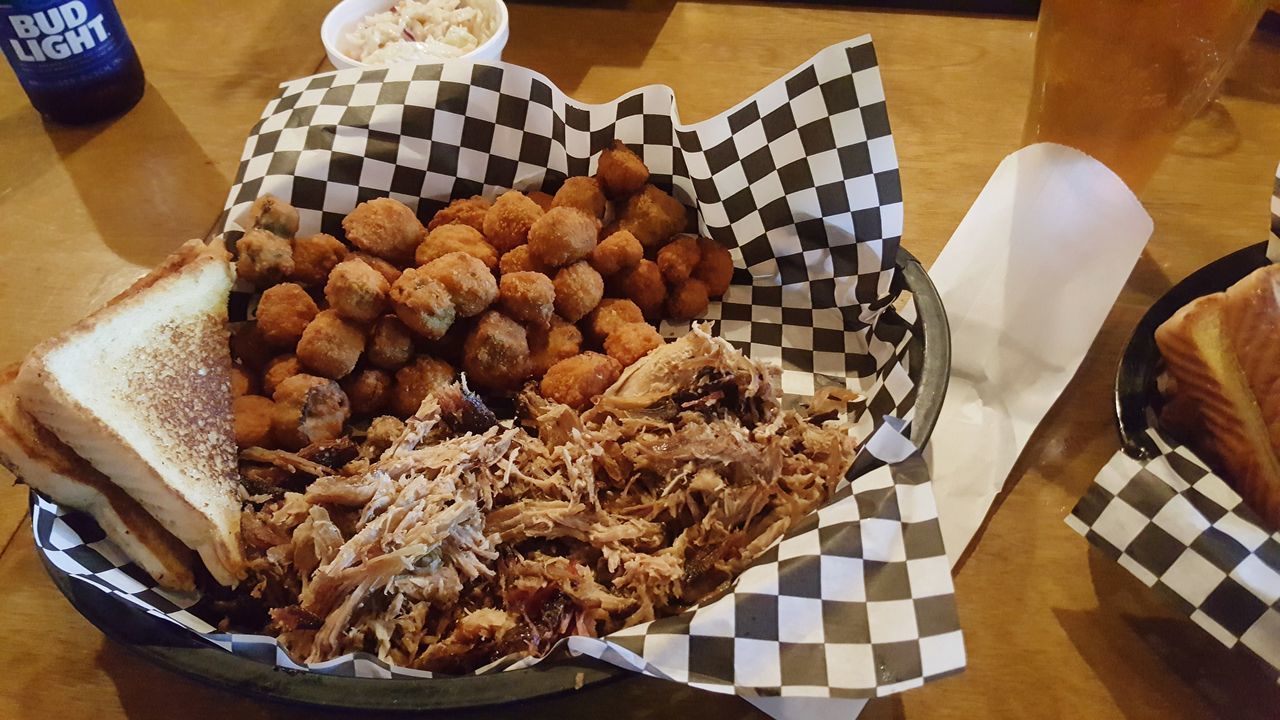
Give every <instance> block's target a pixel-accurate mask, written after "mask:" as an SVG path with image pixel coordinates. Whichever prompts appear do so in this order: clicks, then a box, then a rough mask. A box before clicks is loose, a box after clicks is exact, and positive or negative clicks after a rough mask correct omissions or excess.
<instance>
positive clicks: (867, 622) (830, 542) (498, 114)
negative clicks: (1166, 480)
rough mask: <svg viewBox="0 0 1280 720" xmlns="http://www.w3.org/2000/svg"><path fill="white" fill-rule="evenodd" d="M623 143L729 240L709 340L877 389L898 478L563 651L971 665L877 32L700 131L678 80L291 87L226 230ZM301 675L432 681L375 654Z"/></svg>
mask: <svg viewBox="0 0 1280 720" xmlns="http://www.w3.org/2000/svg"><path fill="white" fill-rule="evenodd" d="M614 138H618V139H621V140H622V141H624V142H626V143H627V144H628V145H630V146H631V147H633V148H635V149H636V150H637V151H639V152H640V153H641V154H642V156H643V158H644V160H645V162H646V164H647V165H648V166H649V168H650V169H651V171H652V173H653V174H652V181H653V182H654V183H655V184H657V185H659V186H660V187H663V188H667V189H671V190H672V191H673V192H674V193H675V195H676V196H677V197H678V198H679V199H680V200H681V201H683V202H685V203H686V204H687V205H691V206H693V207H695V208H696V209H697V211H698V215H699V222H700V227H699V230H700V231H701V232H703V233H705V234H707V235H709V236H710V237H713V238H715V239H716V240H717V241H719V242H721V243H723V244H724V245H726V246H727V247H730V248H731V251H732V253H733V255H734V259H735V264H736V265H737V267H738V268H739V270H738V272H737V274H736V275H735V278H734V285H733V286H732V287H731V288H730V291H729V293H728V294H727V295H726V296H725V297H724V299H723V300H721V301H720V302H718V303H713V304H712V306H711V308H710V309H709V311H708V313H707V315H706V317H707V318H708V319H711V320H714V321H715V325H714V331H715V332H716V333H717V334H719V335H720V336H722V337H724V338H726V339H727V340H729V341H730V342H732V343H733V344H735V345H736V346H737V347H739V348H741V349H743V350H744V351H746V352H747V354H749V355H750V356H751V357H753V358H756V359H762V360H772V361H775V362H778V363H779V364H781V365H782V366H783V381H782V382H783V390H784V391H785V392H786V393H787V394H788V395H791V396H793V397H794V396H809V395H812V394H813V393H814V390H815V388H818V387H821V386H824V385H828V384H837V385H842V386H848V387H852V388H856V389H860V390H862V391H863V392H864V394H865V395H866V396H867V397H868V405H867V410H866V412H864V413H863V415H862V417H863V419H864V420H865V422H864V423H862V427H861V429H862V430H863V436H864V437H867V436H869V435H870V436H871V439H870V440H869V441H868V442H867V444H866V445H865V446H864V449H863V452H864V453H867V454H870V455H872V456H874V457H876V458H879V459H881V460H883V461H885V462H888V463H891V465H890V467H882V468H880V469H879V470H875V471H873V472H871V473H869V474H865V475H862V476H861V477H858V478H853V479H852V485H848V484H846V485H844V486H843V487H842V488H841V489H840V490H839V491H838V492H837V495H836V497H834V498H833V499H832V500H831V502H830V503H829V504H828V505H826V506H824V507H823V508H821V509H820V510H819V511H817V512H815V513H813V514H811V515H810V516H808V517H807V518H804V519H802V520H800V521H799V522H798V523H797V525H796V526H795V527H793V528H792V529H791V531H790V532H789V533H788V534H787V535H786V537H784V538H783V539H782V540H781V541H780V542H779V543H777V544H776V545H774V546H773V547H772V548H771V549H770V550H768V551H767V552H766V553H765V555H764V556H763V557H761V558H760V559H759V560H758V562H756V563H755V564H754V565H753V566H752V567H751V568H749V569H748V570H746V571H745V572H744V573H743V574H742V575H741V576H740V577H739V578H738V580H737V581H736V583H735V585H734V588H733V591H732V592H730V593H729V594H728V595H726V596H724V597H722V598H720V599H718V600H716V601H715V602H710V603H708V604H707V605H704V606H702V607H699V608H697V609H695V610H692V611H689V612H687V613H684V614H682V615H679V616H675V617H671V618H666V619H664V620H659V621H656V622H653V623H648V624H646V625H641V626H637V627H634V628H629V629H627V630H625V631H622V632H621V633H617V634H615V635H613V636H610V637H609V638H606V639H603V640H598V639H591V638H574V639H573V640H571V641H569V642H568V643H567V648H568V650H569V651H571V652H576V653H584V654H590V655H593V656H595V657H599V658H601V659H604V660H607V661H609V662H612V663H614V664H617V665H620V666H622V667H626V668H629V669H633V670H636V671H640V672H645V673H648V674H651V675H654V676H656V677H664V678H669V679H673V680H677V681H680V682H686V683H689V684H691V685H696V686H698V687H704V688H708V689H713V690H716V691H719V692H734V693H738V694H743V695H751V694H770V695H798V696H809V697H849V696H866V695H877V694H879V695H883V694H888V693H892V692H897V691H900V690H903V689H906V688H909V687H913V686H915V685H919V684H921V683H923V682H924V681H925V680H928V679H932V678H934V677H939V676H942V675H946V674H949V673H952V672H956V671H958V670H959V669H960V668H962V667H963V665H964V649H963V643H962V641H961V636H960V630H959V623H958V620H957V618H956V614H955V604H954V596H953V593H952V585H951V576H950V569H949V564H948V562H947V559H946V554H945V552H944V549H943V546H942V539H941V533H940V531H939V528H938V520H937V511H936V507H935V506H934V501H933V495H932V488H931V484H930V482H929V479H928V475H927V472H926V470H925V468H924V465H923V462H922V461H920V459H919V455H918V452H916V450H915V448H913V447H911V445H910V443H909V441H907V440H906V439H905V437H904V436H903V435H902V434H901V431H902V427H901V426H900V425H898V424H897V421H895V420H893V419H892V417H893V416H897V417H900V418H907V419H909V418H910V417H911V415H912V412H913V409H914V404H915V398H916V391H915V387H914V384H913V383H912V381H911V379H910V375H909V373H908V369H907V360H906V353H907V348H908V347H909V345H910V344H911V343H912V342H913V341H914V342H919V340H918V339H915V340H913V338H912V335H911V333H910V327H909V325H908V323H906V322H905V321H904V320H903V319H902V317H901V316H899V315H898V314H897V313H896V311H895V310H894V308H893V302H894V300H895V293H894V292H893V290H892V287H893V286H892V279H893V272H894V263H895V256H896V253H897V246H898V241H899V236H900V233H901V228H902V198H901V192H900V188H899V183H898V171H897V161H896V156H895V153H894V147H893V139H892V137H891V135H890V134H889V127H888V121H887V114H886V111H885V105H884V97H883V89H882V88H881V85H880V78H879V73H878V70H877V68H876V63H875V54H874V51H873V50H872V47H871V44H870V39H869V38H861V39H859V40H854V41H850V42H848V43H843V44H841V45H837V46H833V47H831V48H828V49H826V50H824V51H822V52H821V53H819V54H818V55H817V56H815V57H814V58H813V59H812V60H810V61H809V62H807V63H805V64H804V65H802V66H801V67H799V68H797V69H796V70H794V71H792V72H791V73H789V74H788V75H787V76H785V77H784V78H782V79H780V80H778V81H777V82H775V83H773V84H771V85H769V86H768V87H766V88H764V89H763V90H761V91H760V92H759V93H757V94H756V95H755V96H753V97H752V98H750V99H749V100H747V101H746V102H744V103H742V104H741V105H739V106H738V107H736V108H734V109H732V110H730V111H728V112H726V113H724V114H723V115H720V116H718V117H715V118H712V119H710V120H707V121H704V122H701V123H698V124H695V125H687V126H686V125H681V124H680V123H679V121H678V118H677V115H676V111H675V100H674V97H673V95H672V93H671V91H670V89H668V88H664V87H648V88H643V89H641V90H637V91H635V92H633V93H631V94H628V95H626V96H624V97H622V98H620V99H618V100H616V101H614V102H612V103H607V104H603V105H582V104H579V103H575V102H574V101H572V100H570V99H569V98H567V97H566V96H565V95H564V94H563V93H561V92H560V91H559V90H558V89H556V88H555V87H554V86H552V85H551V84H550V82H548V81H547V80H546V79H545V78H543V77H542V76H540V75H537V74H536V73H533V72H531V71H529V70H526V69H523V68H517V67H513V66H509V65H501V64H470V63H451V64H446V65H442V66H419V67H402V68H392V69H387V70H374V71H363V72H362V71H341V72H337V73H330V74H327V75H321V76H316V77H313V78H303V79H301V80H297V81H293V82H290V83H286V84H285V85H284V86H282V91H281V94H280V95H279V97H277V98H276V99H275V100H273V101H272V102H271V103H270V104H269V105H268V106H267V109H266V111H265V112H264V114H263V117H262V120H261V122H259V124H258V125H257V126H256V127H255V129H254V131H253V133H252V134H251V136H250V138H249V139H248V141H247V143H246V145H245V152H244V156H243V158H242V163H241V166H240V171H239V175H238V177H237V179H236V184H235V186H234V187H233V188H232V190H231V193H230V196H229V198H228V202H227V208H226V216H225V223H224V226H223V228H224V229H225V230H228V231H231V230H235V229H236V227H237V226H236V224H235V220H236V219H237V218H239V217H240V216H241V215H242V214H243V212H244V211H245V210H246V209H247V208H248V206H249V204H250V203H251V202H252V201H253V200H254V199H255V198H257V197H258V196H259V195H261V194H264V193H272V194H275V195H277V196H279V197H281V198H284V199H285V200H288V201H289V202H290V203H291V204H293V205H294V206H295V207H297V208H298V210H299V214H300V219H301V228H300V232H302V233H311V232H316V231H325V232H330V233H332V234H335V235H338V236H341V235H342V229H341V222H340V221H341V218H342V216H343V215H345V214H346V213H347V212H349V211H350V210H351V209H352V208H353V207H355V205H356V204H357V203H359V202H361V201H364V200H368V199H370V198H374V197H383V196H390V197H393V198H396V199H399V200H401V201H404V202H405V203H407V204H409V205H410V206H411V207H416V208H417V212H418V214H419V216H420V217H421V218H422V219H424V220H426V219H429V218H430V216H431V215H432V213H434V212H435V210H436V209H438V208H439V207H442V206H443V205H444V203H445V202H446V201H447V200H448V199H450V198H457V197H467V196H470V195H474V194H483V195H485V196H487V197H493V196H494V195H496V194H497V193H498V192H500V191H503V190H505V189H507V188H512V187H515V188H519V189H523V190H532V189H543V190H547V191H554V190H555V189H556V188H557V187H558V185H559V183H560V182H562V181H563V179H564V178H565V177H567V176H572V175H582V174H589V173H591V172H592V171H593V169H594V164H595V162H596V161H597V159H598V156H599V153H600V151H601V150H603V149H604V148H606V147H608V145H609V143H610V142H611V141H612V140H613V139H614ZM243 306H244V303H243V298H240V299H239V300H238V301H237V303H236V304H235V306H233V310H235V309H236V307H239V308H240V309H243ZM664 330H665V331H667V332H668V334H676V333H678V332H679V331H680V330H681V328H676V327H672V326H666V327H664ZM873 426H879V429H878V430H875V434H874V435H871V433H872V431H873V429H874V428H873ZM859 467H862V465H859ZM32 515H33V527H34V529H35V532H36V539H37V544H38V545H39V546H40V547H41V548H42V550H43V551H44V552H45V553H46V555H47V556H48V557H49V558H50V559H51V561H52V562H53V563H54V564H55V565H57V567H58V568H60V569H61V570H62V571H63V572H66V573H68V574H70V575H73V576H75V577H78V578H81V579H84V580H86V581H88V582H90V583H92V584H93V585H94V586H95V587H98V588H100V589H104V590H107V591H108V592H111V593H112V594H115V595H117V596H122V597H124V598H125V599H126V600H127V601H129V602H131V603H133V604H135V605H140V606H143V607H144V609H146V610H147V611H148V612H150V613H152V614H155V615H158V616H161V617H166V618H168V619H171V620H174V621H176V622H179V623H180V624H183V625H185V626H186V627H188V628H190V629H192V630H194V631H196V632H199V633H201V634H202V635H203V636H204V637H206V638H207V639H209V640H210V641H212V642H215V643H217V644H219V645H220V646H222V647H224V648H226V649H228V650H231V651H232V652H234V653H236V654H237V655H241V656H244V657H249V658H253V659H257V660H263V661H266V662H273V663H275V664H276V665H278V666H280V667H287V668H298V667H299V666H298V665H296V664H294V663H293V662H292V661H291V660H290V659H289V658H288V657H287V656H286V655H285V654H284V653H283V651H281V650H280V649H279V648H278V647H277V645H276V643H275V641H274V640H273V639H271V638H266V637H257V636H246V635H232V636H227V635H216V634H210V633H211V630H212V628H210V627H209V626H208V624H207V623H206V622H205V621H204V620H202V619H201V616H202V615H204V613H202V612H201V607H200V605H199V603H197V602H196V599H195V598H182V597H178V596H173V595H171V594H165V593H161V592H159V591H157V590H155V589H154V588H152V587H151V586H150V583H149V581H147V579H146V578H145V576H144V575H141V574H140V573H138V572H137V571H136V570H133V569H131V567H130V566H128V565H126V564H124V563H123V562H122V558H120V557H119V553H118V551H115V550H114V548H110V547H109V546H108V545H109V544H108V543H105V542H103V541H102V539H101V534H100V532H99V533H97V534H94V532H93V531H94V530H95V529H94V528H92V527H85V525H86V523H84V522H83V520H82V519H79V518H77V516H76V515H75V514H74V513H66V512H64V511H63V510H62V509H61V508H58V507H57V506H56V505H53V504H52V503H48V502H47V501H45V500H44V499H42V498H37V499H36V501H35V503H34V505H33V512H32ZM89 525H91V523H89ZM113 553H114V554H113ZM527 664H529V662H528V661H522V662H519V663H516V664H514V665H501V666H495V667H491V668H487V669H486V670H482V672H484V671H495V670H510V669H517V668H520V667H524V666H526V665H527ZM305 669H307V670H310V671H313V672H322V673H332V674H340V675H356V676H361V677H422V676H426V675H428V674H427V673H423V672H418V671H413V670H406V669H403V668H395V667H388V666H386V665H384V664H382V663H380V662H378V661H377V660H376V659H374V658H370V657H368V656H360V655H357V656H347V657H345V658H339V659H337V660H333V661H330V662H328V663H324V664H321V665H309V666H307V667H306V668H305Z"/></svg>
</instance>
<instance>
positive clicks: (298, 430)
mask: <svg viewBox="0 0 1280 720" xmlns="http://www.w3.org/2000/svg"><path fill="white" fill-rule="evenodd" d="M272 399H273V400H274V401H275V409H274V411H273V413H272V420H271V431H272V434H273V436H274V437H275V440H276V442H277V443H279V444H280V446H281V447H283V448H285V449H286V450H301V449H302V448H304V447H306V446H308V445H310V444H312V443H316V442H326V441H329V440H333V439H336V438H337V437H339V436H341V435H342V428H343V426H344V425H345V424H346V422H347V420H348V419H349V418H350V417H351V406H350V404H349V403H348V401H347V395H346V393H344V392H342V388H341V387H339V386H338V383H336V382H334V381H333V380H330V379H328V378H322V377H316V376H315V375H294V376H293V377H291V378H289V379H287V380H285V381H284V382H282V383H280V387H278V388H276V391H275V394H274V395H273V396H272Z"/></svg>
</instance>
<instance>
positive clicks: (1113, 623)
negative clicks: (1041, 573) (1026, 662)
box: [1054, 550, 1280, 720]
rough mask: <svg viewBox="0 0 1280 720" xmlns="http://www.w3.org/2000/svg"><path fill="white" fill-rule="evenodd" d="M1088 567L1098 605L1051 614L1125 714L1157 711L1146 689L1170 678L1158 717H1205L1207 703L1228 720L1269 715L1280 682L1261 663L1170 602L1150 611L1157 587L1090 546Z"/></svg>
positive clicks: (1278, 698)
mask: <svg viewBox="0 0 1280 720" xmlns="http://www.w3.org/2000/svg"><path fill="white" fill-rule="evenodd" d="M1089 569H1090V576H1091V578H1092V581H1093V584H1094V589H1095V592H1096V594H1097V597H1098V603H1099V608H1098V609H1096V610H1061V609H1059V610H1054V614H1055V615H1056V616H1057V618H1058V622H1059V624H1060V625H1061V626H1062V629H1063V630H1064V631H1066V634H1067V636H1068V637H1069V638H1070V639H1071V642H1072V644H1074V645H1075V646H1076V648H1077V650H1079V652H1080V657H1082V658H1083V659H1084V660H1085V661H1086V662H1087V663H1089V664H1090V666H1092V667H1093V668H1094V670H1095V673H1096V675H1097V677H1098V679H1099V680H1100V681H1101V682H1102V683H1103V685H1105V686H1106V687H1107V690H1108V691H1109V692H1110V694H1111V699H1112V701H1113V702H1114V703H1115V705H1116V707H1117V708H1119V709H1120V711H1121V712H1122V713H1123V714H1124V715H1125V716H1127V717H1131V718H1140V717H1152V716H1155V715H1153V713H1154V712H1155V711H1156V710H1157V708H1154V707H1152V706H1151V705H1150V704H1149V699H1150V697H1151V692H1152V690H1151V689H1152V688H1168V687H1169V686H1170V683H1169V682H1168V678H1169V676H1170V675H1172V676H1174V677H1176V678H1177V679H1178V680H1180V681H1181V685H1180V687H1179V688H1178V689H1177V690H1175V691H1174V692H1173V694H1172V695H1171V696H1168V697H1166V698H1164V703H1163V705H1162V707H1161V709H1162V710H1163V714H1160V715H1158V716H1159V717H1162V718H1165V719H1166V720H1178V719H1180V718H1188V719H1190V718H1203V717H1204V712H1205V710H1206V708H1207V709H1209V710H1211V711H1212V712H1213V714H1214V716H1215V717H1221V718H1232V719H1233V720H1253V719H1255V718H1256V719H1257V720H1262V719H1263V718H1274V717H1275V714H1274V713H1275V708H1277V707H1280V687H1277V685H1276V683H1275V681H1274V679H1273V678H1271V677H1270V676H1269V675H1268V673H1267V671H1266V669H1265V668H1264V666H1263V665H1262V663H1261V661H1259V660H1257V659H1256V658H1254V657H1253V656H1251V655H1250V654H1249V653H1248V652H1247V651H1245V650H1243V649H1236V650H1232V649H1229V648H1226V647H1224V646H1223V645H1221V644H1220V643H1219V642H1218V641H1217V640H1215V639H1214V638H1213V637H1212V636H1211V635H1209V633H1207V632H1205V631H1204V630H1202V629H1201V628H1200V627H1199V626H1197V625H1196V624H1195V623H1193V622H1192V621H1191V620H1190V619H1189V618H1185V617H1181V616H1177V615H1175V614H1173V613H1174V611H1173V610H1172V608H1171V606H1170V607H1169V608H1168V613H1169V614H1168V615H1166V616H1163V617H1161V616H1159V615H1158V614H1157V615H1153V614H1152V613H1151V612H1150V606H1151V605H1152V604H1154V603H1159V602H1162V600H1161V598H1159V597H1158V595H1157V594H1156V591H1154V590H1149V589H1147V588H1145V587H1143V586H1142V585H1141V583H1139V582H1138V581H1137V579H1136V578H1134V577H1132V576H1131V575H1129V574H1128V573H1127V572H1126V571H1125V570H1124V569H1123V568H1121V567H1120V566H1119V565H1117V564H1116V563H1114V562H1112V561H1111V560H1109V559H1108V558H1106V557H1105V556H1103V555H1102V554H1101V553H1099V552H1095V551H1092V550H1090V552H1089ZM1162 609H1163V608H1162ZM1109 668H1121V671H1120V672H1114V671H1109V670H1108V669H1109ZM1130 688H1136V689H1138V690H1140V692H1135V691H1133V690H1130Z"/></svg>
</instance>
